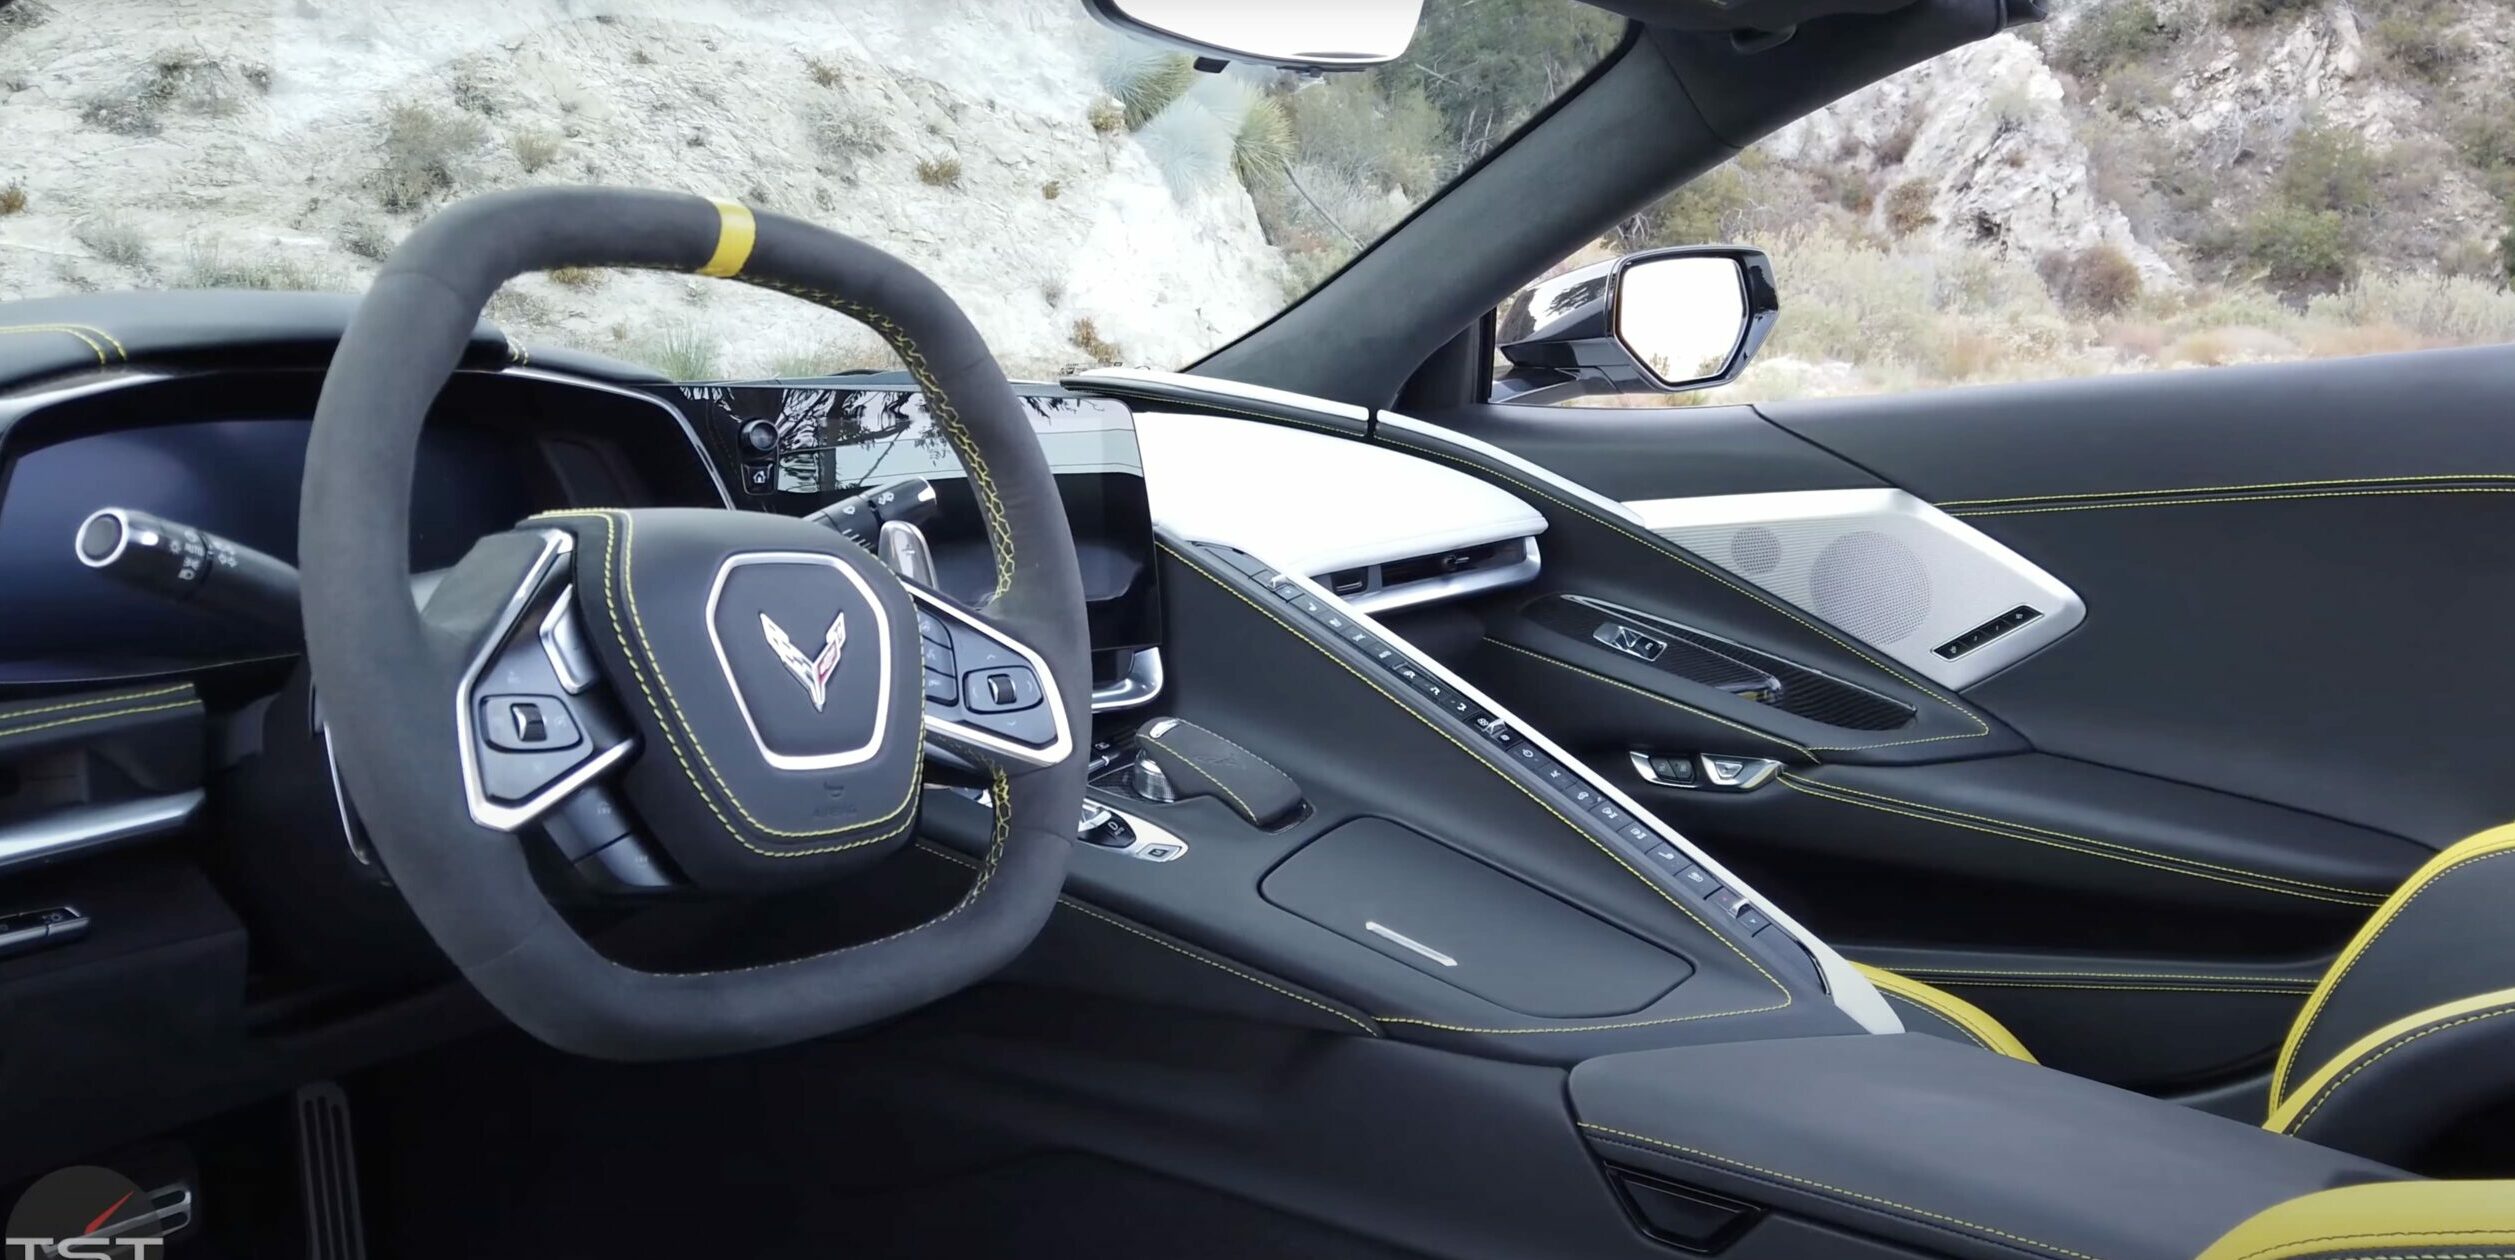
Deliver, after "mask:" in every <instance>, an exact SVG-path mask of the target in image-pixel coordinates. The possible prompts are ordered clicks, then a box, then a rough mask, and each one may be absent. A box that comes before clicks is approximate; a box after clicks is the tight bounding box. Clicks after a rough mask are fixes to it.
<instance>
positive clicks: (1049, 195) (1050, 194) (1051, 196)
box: [1039, 179, 1065, 201]
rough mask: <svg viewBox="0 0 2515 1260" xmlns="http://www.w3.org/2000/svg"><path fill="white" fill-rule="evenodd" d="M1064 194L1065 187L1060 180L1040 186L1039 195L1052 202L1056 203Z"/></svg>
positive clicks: (1050, 181)
mask: <svg viewBox="0 0 2515 1260" xmlns="http://www.w3.org/2000/svg"><path fill="white" fill-rule="evenodd" d="M1064 192H1065V185H1064V184H1063V183H1062V182H1060V181H1058V180H1053V179H1052V180H1049V181H1048V182H1047V183H1044V184H1041V185H1040V186H1039V195H1040V196H1042V197H1044V198H1046V199H1048V200H1050V201H1055V200H1056V199H1057V198H1058V197H1059V196H1060V195H1062V194H1063V193H1064Z"/></svg>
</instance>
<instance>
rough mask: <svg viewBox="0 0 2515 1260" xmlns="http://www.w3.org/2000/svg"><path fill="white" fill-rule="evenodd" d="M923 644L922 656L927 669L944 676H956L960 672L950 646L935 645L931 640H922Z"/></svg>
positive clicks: (944, 644) (943, 644)
mask: <svg viewBox="0 0 2515 1260" xmlns="http://www.w3.org/2000/svg"><path fill="white" fill-rule="evenodd" d="M923 643H924V653H923V654H924V659H925V662H926V668H927V669H931V670H936V671H939V672H941V673H946V674H957V673H959V672H961V666H960V662H959V661H958V660H956V659H954V658H953V656H952V648H951V645H950V644H947V643H937V642H935V641H934V640H932V639H927V640H924V641H923Z"/></svg>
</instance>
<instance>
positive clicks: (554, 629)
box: [541, 586, 595, 696]
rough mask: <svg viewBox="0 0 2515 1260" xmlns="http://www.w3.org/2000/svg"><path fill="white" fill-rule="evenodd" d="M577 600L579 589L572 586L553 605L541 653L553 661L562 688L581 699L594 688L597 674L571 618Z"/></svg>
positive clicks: (545, 624) (545, 623)
mask: <svg viewBox="0 0 2515 1260" xmlns="http://www.w3.org/2000/svg"><path fill="white" fill-rule="evenodd" d="M575 600H576V588H575V587H574V586H569V587H567V588H566V589H564V590H562V591H560V592H559V598H557V599H555V600H552V601H550V615H549V616H547V617H544V618H542V619H541V651H542V655H544V656H547V657H549V658H550V670H551V672H552V673H555V674H557V675H558V676H559V686H560V688H561V689H562V690H564V691H566V692H567V693H568V694H569V695H572V696H581V695H583V694H585V692H586V691H587V690H588V689H590V688H592V687H593V685H594V679H595V674H594V665H593V661H594V658H593V654H592V653H590V652H588V651H587V650H586V648H585V636H584V635H583V634H582V633H580V632H579V631H578V629H577V625H576V618H574V617H571V616H569V615H568V613H569V612H570V610H571V609H572V608H573V607H574V606H575Z"/></svg>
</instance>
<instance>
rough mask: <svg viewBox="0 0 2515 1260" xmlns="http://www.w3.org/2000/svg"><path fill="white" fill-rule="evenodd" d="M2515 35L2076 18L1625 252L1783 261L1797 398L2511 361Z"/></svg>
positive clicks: (2326, 10)
mask: <svg viewBox="0 0 2515 1260" xmlns="http://www.w3.org/2000/svg"><path fill="white" fill-rule="evenodd" d="M2510 89H2515V6H2510V5H2508V4H2506V3H2504V2H2503V0H2400V2H2399V3H2381V2H2380V0H2064V2H2063V3H2062V5H2061V6H2060V7H2059V12H2057V13H2056V15H2055V17H2054V20H2053V21H2051V22H2050V23H2047V24H2045V25H2043V26H2040V27H2031V28H2027V29H2025V30H2023V31H2021V32H2018V33H2013V34H2009V35H2003V36H1999V37H1997V38H1994V39H1991V40H1988V41H1985V42H1983V43H1980V44H1977V45H1974V46H1971V47H1968V48H1965V49H1961V50H1959V51H1957V52H1956V53H1953V54H1951V55H1949V56H1946V57H1943V58H1940V59H1938V60H1936V61H1933V62H1930V63H1927V64H1925V65H1922V66H1919V67H1916V68H1914V69H1913V70H1911V71H1908V72H1906V73H1904V74H1902V75H1899V76H1897V77H1896V78H1894V79H1891V80H1889V81H1887V82H1885V83H1881V84H1879V85H1877V86H1875V87H1872V88H1870V89H1868V90H1866V91H1864V92H1861V93H1859V94H1857V95H1855V96H1853V97H1851V98H1849V99H1847V100H1845V101H1842V102H1839V103H1837V104H1836V105H1835V106H1833V107H1831V108H1829V109H1827V110H1825V111H1823V112H1822V113H1820V114H1818V115H1816V116H1814V117H1811V118H1809V119H1806V120H1804V121H1802V122H1800V123H1798V124H1796V125H1794V126H1792V127H1790V128H1787V129H1785V130H1784V131H1783V132H1781V133H1780V134H1778V135H1776V136H1774V137H1773V138H1771V139H1770V140H1768V141H1766V142H1765V143H1763V144H1761V145H1759V146H1757V147H1756V148H1755V149H1753V150H1750V151H1749V152H1748V153H1747V154H1746V155H1744V156H1743V157H1742V158H1741V159H1740V160H1739V161H1738V162H1735V163H1733V164H1731V165H1730V166H1728V167H1726V168H1723V169H1722V170H1720V171H1717V172H1714V173H1713V175H1712V176H1710V177H1707V178H1706V179H1703V180H1700V181H1697V182H1696V184H1694V185H1692V186H1690V187H1689V188H1688V189H1686V190H1683V191H1681V192H1680V193H1679V194H1677V195H1676V196H1675V197H1673V198H1671V199H1670V200H1669V202H1668V203H1666V204H1665V205H1663V206H1661V207H1659V208H1658V209H1657V210H1655V211H1653V212H1652V213H1651V214H1647V215H1644V216H1641V217H1639V218H1637V219H1636V220H1634V221H1633V222H1631V223H1628V224H1627V225H1626V227H1625V229H1624V231H1623V233H1622V234H1621V237H1622V239H1621V240H1620V241H1619V242H1618V244H1619V245H1620V246H1621V247H1624V248H1631V247H1635V246H1638V245H1644V244H1656V243H1662V242H1676V241H1682V240H1696V239H1705V238H1710V237H1737V238H1744V239H1747V240H1750V241H1756V242H1760V243H1766V244H1768V245H1770V246H1771V247H1772V248H1773V250H1774V253H1775V258H1776V263H1777V265H1778V266H1779V268H1780V271H1781V275H1782V280H1783V284H1784V314H1783V318H1782V322H1781V324H1780V326H1779V329H1778V331H1777V332H1776V334H1775V338H1774V341H1773V342H1772V344H1771V349H1770V351H1769V352H1768V354H1769V356H1770V361H1768V362H1767V363H1766V364H1764V365H1762V366H1761V367H1759V368H1758V369H1757V370H1755V371H1754V372H1752V373H1750V376H1749V378H1748V380H1747V381H1746V382H1745V383H1744V385H1743V386H1742V388H1741V389H1740V390H1737V391H1732V392H1731V393H1728V394H1725V395H1720V396H1717V397H1722V398H1736V397H1741V396H1759V395H1761V396H1781V395H1792V394H1798V393H1808V392H1814V393H1830V392H1841V391H1847V390H1870V389H1891V388H1905V387H1911V386H1916V385H1927V384H1945V383H1958V382H1965V381H1974V380H2002V379H2022V378H2031V377H2038V376H2052V375H2063V374H2078V373H2085V372H2102V371H2128V370H2145V369H2151V368H2157V367H2177V366H2187V365H2207V364H2214V363H2221V362H2229V361H2235V360H2241V359H2279V358H2293V357H2301V356H2310V355H2327V354H2347V353H2363V352H2367V351H2374V350H2387V349H2407V348H2415V347H2420V346H2431V345H2452V344H2467V343H2472V342H2482V341H2507V340H2515V298H2510V297H2509V296H2508V294H2507V293H2506V281H2507V277H2508V273H2509V267H2510V261H2511V260H2515V226H2511V223H2515V91H2511V90H2510Z"/></svg>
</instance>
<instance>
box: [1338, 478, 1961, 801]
mask: <svg viewBox="0 0 2515 1260" xmlns="http://www.w3.org/2000/svg"><path fill="white" fill-rule="evenodd" d="M1386 440H1387V441H1388V443H1389V444H1390V445H1392V446H1398V447H1403V448H1405V449H1407V450H1411V451H1415V452H1417V453H1419V454H1423V455H1429V456H1431V457H1433V458H1434V459H1439V460H1446V461H1448V462H1449V463H1452V464H1455V465H1457V466H1458V467H1460V468H1464V469H1466V470H1468V471H1469V472H1470V473H1471V474H1473V475H1477V476H1492V477H1499V478H1501V479H1502V480H1504V481H1507V482H1510V483H1511V484H1512V485H1515V486H1518V487H1519V488H1521V489H1523V490H1526V491H1528V492H1529V493H1530V494H1534V495H1536V496H1538V497H1539V498H1542V499H1545V500H1547V501H1548V502H1550V503H1554V504H1557V505H1559V506H1561V507H1563V508H1565V509H1567V510H1569V511H1573V512H1578V513H1579V514H1581V515H1582V516H1586V517H1588V518H1589V519H1590V520H1592V521H1595V522H1597V523H1598V524H1600V525H1604V526H1606V527H1607V528H1608V529H1610V530H1613V531H1615V532H1618V533H1621V534H1623V535H1624V536H1625V537H1627V538H1631V539H1633V540H1634V541H1636V542H1640V541H1642V540H1644V539H1648V540H1649V541H1648V542H1646V543H1644V544H1643V545H1644V546H1646V547H1648V548H1650V550H1652V551H1655V552H1657V553H1658V554H1660V555H1661V556H1664V557H1666V558H1668V559H1670V560H1674V561H1676V562H1677V563H1679V564H1682V565H1684V566H1685V567H1687V568H1689V569H1692V570H1694V571H1695V572H1696V573H1699V574H1702V575H1703V576H1705V577H1707V578H1710V579H1711V580H1713V581H1715V582H1718V583H1720V584H1721V585H1723V586H1726V587H1728V588H1729V589H1731V590H1733V591H1736V592H1737V593H1739V594H1741V595H1744V596H1746V597H1747V598H1749V599H1752V600H1754V601H1755V602H1757V603H1759V604H1762V605H1764V606H1765V607H1767V608H1770V609H1772V610H1773V611H1774V612H1777V613H1780V614H1781V615H1783V616H1785V617H1788V618H1790V619H1791V620H1792V621H1795V622H1798V623H1799V624H1800V625H1802V626H1805V627H1807V628H1808V629H1810V630H1813V631H1815V632H1816V633H1817V634H1818V635H1820V636H1822V637H1823V638H1825V639H1826V640H1828V641H1830V642H1832V643H1833V644H1834V645H1835V646H1837V647H1840V648H1842V649H1843V650H1844V651H1846V652H1849V653H1851V654H1852V655H1853V656H1856V657H1859V658H1860V659H1861V660H1863V661H1867V662H1868V663H1869V664H1870V665H1871V666H1873V667H1875V668H1876V669H1877V670H1878V671H1879V672H1881V673H1883V674H1885V675H1886V676H1887V677H1889V678H1892V679H1894V680H1895V681H1897V682H1900V683H1902V684H1904V685H1905V686H1907V687H1910V688H1912V689H1913V690H1915V691H1918V692H1920V693H1921V694H1923V695H1925V696H1928V697H1930V698H1931V699H1933V700H1936V701H1938V702H1939V703H1940V704H1943V705H1946V706H1947V707H1948V709H1949V710H1950V711H1951V712H1953V713H1955V714H1956V715H1957V716H1958V717H1961V718H1963V719H1965V720H1966V721H1968V722H1971V723H1973V725H1974V730H1973V731H1972V732H1971V733H1965V734H1956V735H1931V736H1926V737H1923V738H1920V739H1898V740H1889V741H1887V742H1885V743H1882V744H1839V745H1835V746H1833V747H1832V748H1831V749H1830V750H1829V751H1834V752H1856V751H1859V750H1861V749H1865V748H1896V747H1901V746H1903V745H1906V744H1931V743H1937V742H1939V741H1940V740H1948V739H1981V738H1983V737H1985V736H1988V735H1990V734H1991V727H1990V725H1989V724H1988V723H1985V722H1984V721H1983V720H1982V719H1981V718H1979V717H1976V716H1974V715H1973V713H1972V712H1970V711H1968V710H1967V709H1966V708H1965V707H1964V706H1963V705H1960V704H1958V703H1956V702H1955V701H1953V700H1950V699H1948V698H1947V697H1946V696H1943V695H1940V694H1939V693H1938V692H1936V691H1934V690H1932V689H1930V688H1928V687H1925V686H1923V685H1922V684H1920V683H1918V682H1915V681H1913V680H1912V679H1910V678H1907V677H1905V676H1904V675H1903V674H1902V673H1901V672H1900V671H1898V670H1896V669H1895V668H1894V667H1893V666H1890V665H1888V664H1886V663H1885V662H1883V661H1880V660H1878V659H1877V658H1876V657H1874V656H1871V655H1869V654H1868V653H1866V652H1863V651H1861V650H1860V649H1859V648H1857V647H1855V646H1853V645H1852V644H1851V643H1850V642H1849V641H1847V640H1845V639H1844V638H1842V636H1840V635H1837V634H1835V633H1834V632H1833V631H1831V630H1829V629H1827V628H1825V626H1824V625H1822V624H1820V623H1818V622H1815V621H1811V620H1809V619H1808V618H1807V617H1805V616H1802V615H1801V614H1800V613H1799V611H1798V610H1797V609H1795V608H1792V607H1791V606H1790V605H1788V604H1786V603H1783V602H1781V601H1779V600H1777V599H1775V598H1774V597H1773V596H1771V595H1768V594H1766V593H1765V592H1763V591H1762V590H1760V589H1758V588H1756V587H1752V586H1745V585H1741V584H1739V583H1738V582H1737V581H1735V580H1734V579H1732V578H1731V577H1730V576H1729V575H1728V574H1727V573H1725V572H1722V571H1721V570H1719V569H1717V568H1714V567H1711V566H1709V565H1707V564H1705V563H1703V562H1701V561H1698V560H1696V559H1695V558H1694V557H1693V556H1692V555H1691V554H1690V553H1688V552H1686V551H1685V550H1684V549H1683V548H1681V547H1678V546H1677V545H1676V544H1675V543H1672V542H1669V541H1668V540H1667V539H1665V538H1662V537H1660V536H1659V535H1657V534H1655V533H1652V532H1651V531H1649V530H1647V529H1643V528H1642V527H1640V526H1638V525H1635V524H1633V523H1632V522H1630V521H1616V520H1611V519H1609V518H1608V517H1606V516H1603V515H1600V514H1599V513H1598V512H1597V511H1596V510H1595V509H1593V508H1591V507H1589V506H1588V505H1586V504H1582V503H1576V502H1573V501H1572V500H1569V499H1565V498H1562V497H1560V496H1558V495H1555V494H1553V493H1552V492H1550V491H1547V490H1545V489H1543V488H1541V487H1538V486H1534V485H1531V484H1529V483H1528V482H1526V481H1523V480H1521V479H1520V478H1518V477H1515V476H1513V475H1512V474H1510V473H1509V472H1506V471H1504V470H1502V469H1499V468H1486V467H1484V466H1483V465H1481V464H1477V463H1474V462H1471V461H1469V460H1467V459H1464V458H1461V457H1459V456H1456V455H1452V454H1450V453H1448V452H1447V451H1439V450H1434V449H1433V448H1431V447H1429V446H1423V445H1419V444H1417V443H1415V442H1410V441H1400V440H1398V439H1397V438H1395V437H1393V436H1392V437H1389V438H1387V439H1386Z"/></svg>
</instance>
